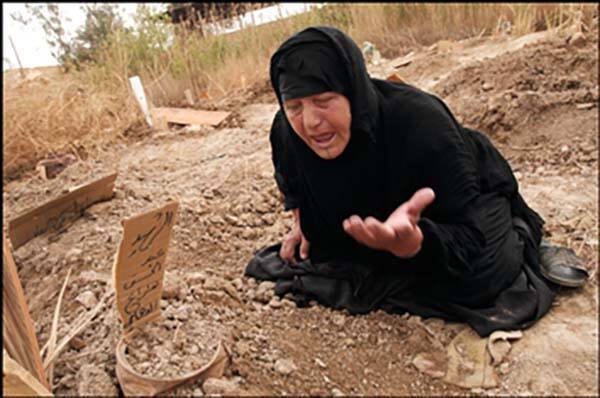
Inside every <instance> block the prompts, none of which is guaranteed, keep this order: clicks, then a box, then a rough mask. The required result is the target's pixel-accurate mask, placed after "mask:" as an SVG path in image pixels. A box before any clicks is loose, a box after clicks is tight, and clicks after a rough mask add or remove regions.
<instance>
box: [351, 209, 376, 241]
mask: <svg viewBox="0 0 600 398" xmlns="http://www.w3.org/2000/svg"><path fill="white" fill-rule="evenodd" d="M343 227H344V230H345V231H346V233H347V234H348V235H350V236H352V237H353V238H354V239H356V240H357V241H358V242H360V243H362V244H364V245H367V246H372V245H373V243H374V242H375V241H376V240H375V238H374V237H373V235H372V234H371V232H369V231H368V230H367V227H366V226H365V224H364V222H363V220H362V219H361V218H360V217H359V216H356V215H354V216H351V217H350V218H348V219H346V220H344V223H343Z"/></svg>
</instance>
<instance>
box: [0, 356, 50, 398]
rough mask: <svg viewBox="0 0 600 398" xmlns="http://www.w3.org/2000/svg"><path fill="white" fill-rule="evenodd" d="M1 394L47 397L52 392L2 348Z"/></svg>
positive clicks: (7, 395)
mask: <svg viewBox="0 0 600 398" xmlns="http://www.w3.org/2000/svg"><path fill="white" fill-rule="evenodd" d="M2 361H3V363H2V395H3V396H6V397H15V396H19V397H49V396H52V393H51V392H50V391H49V390H48V389H47V388H46V386H44V385H43V384H42V383H40V382H39V380H38V379H36V378H35V377H34V376H33V375H32V374H31V373H29V372H28V371H27V370H26V369H25V368H23V367H22V366H21V365H20V364H19V363H18V362H17V361H15V360H14V359H12V358H11V357H10V355H8V353H7V352H6V350H4V352H3V354H2Z"/></svg>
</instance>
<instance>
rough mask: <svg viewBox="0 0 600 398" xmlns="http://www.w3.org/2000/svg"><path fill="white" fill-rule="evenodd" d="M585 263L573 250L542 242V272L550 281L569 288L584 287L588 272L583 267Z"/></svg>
mask: <svg viewBox="0 0 600 398" xmlns="http://www.w3.org/2000/svg"><path fill="white" fill-rule="evenodd" d="M582 263H583V261H582V260H581V259H580V258H579V257H577V255H576V254H575V252H574V251H573V250H572V249H569V248H566V247H559V246H553V245H551V244H550V243H549V242H548V241H546V240H542V242H541V244H540V272H541V273H542V275H543V276H544V277H545V278H546V279H548V280H549V281H551V282H553V283H556V284H557V285H561V286H567V287H579V286H582V285H583V284H584V283H585V281H586V280H587V279H588V277H589V274H588V272H587V271H586V270H585V269H584V268H582V267H581V265H582Z"/></svg>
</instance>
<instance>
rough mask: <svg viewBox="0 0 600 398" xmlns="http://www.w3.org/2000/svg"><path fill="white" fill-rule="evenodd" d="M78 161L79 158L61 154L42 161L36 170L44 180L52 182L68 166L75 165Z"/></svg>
mask: <svg viewBox="0 0 600 398" xmlns="http://www.w3.org/2000/svg"><path fill="white" fill-rule="evenodd" d="M76 161H77V158H76V157H75V156H74V155H72V154H70V153H66V154H59V155H56V156H52V157H49V158H46V159H42V160H40V161H39V162H38V163H37V165H36V169H37V170H38V172H39V173H40V176H41V177H42V179H44V180H50V179H53V178H55V177H56V176H57V175H58V174H60V173H61V172H62V171H63V170H64V169H66V168H67V166H69V165H70V164H73V163H75V162H76Z"/></svg>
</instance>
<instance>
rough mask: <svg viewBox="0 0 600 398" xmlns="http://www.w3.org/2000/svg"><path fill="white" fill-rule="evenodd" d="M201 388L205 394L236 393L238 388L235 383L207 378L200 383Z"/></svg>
mask: <svg viewBox="0 0 600 398" xmlns="http://www.w3.org/2000/svg"><path fill="white" fill-rule="evenodd" d="M202 389H203V390H204V393H205V394H206V395H238V394H239V390H238V386H237V384H236V383H234V382H232V381H229V380H225V379H216V378H213V377H211V378H208V379H206V381H205V382H204V384H202Z"/></svg>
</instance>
